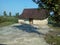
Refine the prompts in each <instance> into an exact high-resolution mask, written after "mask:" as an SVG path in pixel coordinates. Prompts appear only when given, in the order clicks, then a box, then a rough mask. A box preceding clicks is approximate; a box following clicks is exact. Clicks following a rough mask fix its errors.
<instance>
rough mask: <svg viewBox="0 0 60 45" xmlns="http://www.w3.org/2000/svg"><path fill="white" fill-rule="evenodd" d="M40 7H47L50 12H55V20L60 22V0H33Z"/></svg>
mask: <svg viewBox="0 0 60 45" xmlns="http://www.w3.org/2000/svg"><path fill="white" fill-rule="evenodd" d="M32 1H33V2H35V3H36V4H38V6H39V7H40V8H45V9H47V10H49V12H51V11H53V12H54V17H53V18H54V20H55V21H56V22H60V9H59V8H60V0H32Z"/></svg>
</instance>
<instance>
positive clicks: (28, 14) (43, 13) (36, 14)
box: [19, 9, 48, 19]
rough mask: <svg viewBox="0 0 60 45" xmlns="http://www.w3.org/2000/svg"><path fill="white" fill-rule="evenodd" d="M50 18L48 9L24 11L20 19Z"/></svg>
mask: <svg viewBox="0 0 60 45" xmlns="http://www.w3.org/2000/svg"><path fill="white" fill-rule="evenodd" d="M47 17H48V11H47V10H46V9H40V10H38V9H24V10H23V13H22V14H21V15H20V16H19V18H24V19H27V18H33V19H46V18H47Z"/></svg>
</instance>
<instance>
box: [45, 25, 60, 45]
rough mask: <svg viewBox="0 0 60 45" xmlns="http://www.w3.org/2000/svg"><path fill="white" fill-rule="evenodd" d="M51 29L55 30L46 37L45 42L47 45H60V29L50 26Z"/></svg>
mask: <svg viewBox="0 0 60 45" xmlns="http://www.w3.org/2000/svg"><path fill="white" fill-rule="evenodd" d="M50 28H52V29H54V30H53V31H52V32H49V33H48V34H46V36H45V40H46V42H47V43H49V44H52V45H53V43H55V45H60V36H58V35H60V27H53V26H52V25H50Z"/></svg>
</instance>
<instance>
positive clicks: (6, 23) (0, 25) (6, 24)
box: [0, 22, 14, 27]
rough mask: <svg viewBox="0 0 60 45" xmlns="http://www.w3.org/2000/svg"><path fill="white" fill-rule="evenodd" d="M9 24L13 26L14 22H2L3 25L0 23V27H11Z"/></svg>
mask: <svg viewBox="0 0 60 45" xmlns="http://www.w3.org/2000/svg"><path fill="white" fill-rule="evenodd" d="M11 24H14V22H3V23H0V27H3V26H8V25H11Z"/></svg>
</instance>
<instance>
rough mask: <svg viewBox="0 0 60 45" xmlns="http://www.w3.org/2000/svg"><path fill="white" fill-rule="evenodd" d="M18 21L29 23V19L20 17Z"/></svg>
mask: <svg viewBox="0 0 60 45" xmlns="http://www.w3.org/2000/svg"><path fill="white" fill-rule="evenodd" d="M18 23H26V24H29V19H18Z"/></svg>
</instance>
